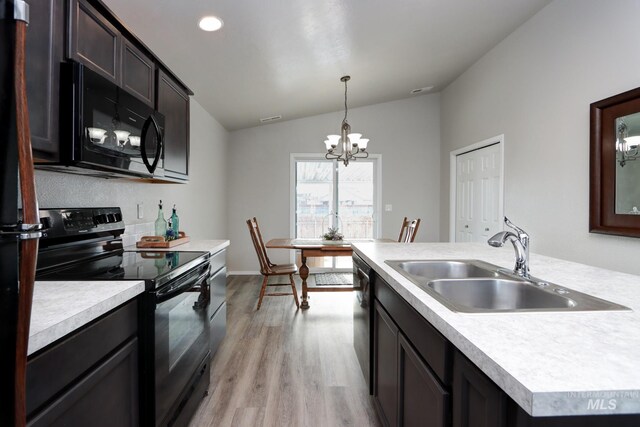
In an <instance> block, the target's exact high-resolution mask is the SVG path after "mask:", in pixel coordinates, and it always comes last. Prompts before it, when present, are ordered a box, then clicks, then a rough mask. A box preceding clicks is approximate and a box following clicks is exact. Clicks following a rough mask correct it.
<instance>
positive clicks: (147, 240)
mask: <svg viewBox="0 0 640 427" xmlns="http://www.w3.org/2000/svg"><path fill="white" fill-rule="evenodd" d="M178 235H179V236H180V237H178V238H177V239H175V240H169V241H168V242H167V241H166V240H164V237H162V236H143V237H142V238H141V239H140V241H139V242H136V248H160V249H161V248H172V247H174V246H178V245H182V244H185V243H187V242H188V241H189V240H190V239H189V236H186V235H185V234H184V231H180V232H179V234H178Z"/></svg>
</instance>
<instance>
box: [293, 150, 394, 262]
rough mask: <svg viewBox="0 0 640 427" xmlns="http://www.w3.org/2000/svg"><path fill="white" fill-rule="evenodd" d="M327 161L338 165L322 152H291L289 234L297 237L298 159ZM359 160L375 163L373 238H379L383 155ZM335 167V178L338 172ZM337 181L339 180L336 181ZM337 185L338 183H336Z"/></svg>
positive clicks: (380, 233)
mask: <svg viewBox="0 0 640 427" xmlns="http://www.w3.org/2000/svg"><path fill="white" fill-rule="evenodd" d="M314 160H316V161H326V162H332V163H333V164H334V165H335V166H337V161H336V160H327V159H326V158H325V157H324V154H321V153H291V156H290V162H289V163H290V170H289V187H290V189H289V236H290V238H292V239H295V237H296V182H297V181H296V164H297V162H298V161H314ZM357 162H360V163H361V162H370V163H373V175H374V176H373V185H374V189H373V218H374V224H375V225H374V228H373V238H374V239H378V238H380V236H381V235H382V155H380V154H369V157H368V158H367V159H359V160H357ZM335 170H336V168H334V178H335V176H336V175H335V174H336V171H335ZM334 182H337V181H334ZM336 185H337V184H336ZM290 257H291V262H295V251H291V256H290Z"/></svg>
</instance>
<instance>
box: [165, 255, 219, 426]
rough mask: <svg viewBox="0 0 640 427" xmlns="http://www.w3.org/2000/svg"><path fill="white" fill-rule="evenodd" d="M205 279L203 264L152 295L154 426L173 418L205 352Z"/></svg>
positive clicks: (206, 307)
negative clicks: (153, 322) (154, 304)
mask: <svg viewBox="0 0 640 427" xmlns="http://www.w3.org/2000/svg"><path fill="white" fill-rule="evenodd" d="M208 277H209V264H208V263H207V264H205V265H202V266H200V267H199V268H197V269H194V270H193V271H192V272H190V273H187V274H185V275H183V276H181V277H179V278H177V279H176V280H174V281H172V282H169V283H167V284H166V285H165V286H163V287H162V288H160V289H158V290H157V291H156V292H155V301H156V309H155V333H154V336H155V338H154V340H155V366H156V368H155V397H156V399H155V400H156V413H155V419H156V425H158V424H162V423H164V422H165V421H166V420H167V419H168V417H171V416H173V415H174V414H173V413H174V412H175V411H176V409H177V408H176V406H177V404H178V398H179V397H180V395H181V394H182V392H183V391H184V389H185V388H186V387H187V385H188V383H189V380H190V379H191V378H192V377H193V375H194V374H195V373H196V371H197V370H198V367H199V366H200V364H201V362H202V361H203V359H204V358H205V357H206V356H207V353H208V351H209V328H208V326H209V323H208V322H209V318H208V316H207V312H208V307H209V303H210V290H209V285H208V280H207V279H208Z"/></svg>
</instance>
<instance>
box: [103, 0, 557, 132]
mask: <svg viewBox="0 0 640 427" xmlns="http://www.w3.org/2000/svg"><path fill="white" fill-rule="evenodd" d="M104 2H105V3H106V4H107V6H108V7H110V8H111V9H112V10H113V11H114V12H115V13H116V15H118V16H119V17H120V19H122V20H123V21H124V23H125V24H126V25H127V26H129V27H130V28H131V29H132V30H133V31H134V32H135V33H136V34H137V35H138V37H140V38H141V39H142V40H143V41H144V42H145V43H146V44H147V45H148V46H149V47H150V48H151V49H152V50H153V51H154V52H155V53H156V54H157V55H158V56H159V57H160V58H161V59H162V60H163V61H164V62H165V63H166V64H167V65H168V66H169V67H170V68H171V69H172V70H173V71H174V72H176V73H177V74H178V76H179V77H180V78H181V79H182V80H183V81H184V82H185V83H187V84H188V85H189V86H190V88H191V89H192V90H193V91H194V92H195V97H196V100H197V101H198V102H199V103H200V104H201V105H202V106H203V107H204V108H205V109H206V110H207V111H209V112H210V113H211V114H212V115H213V116H214V117H215V118H216V119H217V120H218V121H219V122H220V123H221V124H222V125H223V126H224V127H225V128H226V129H228V130H235V129H240V128H246V127H252V126H257V125H260V120H259V119H260V118H263V117H269V116H274V115H282V120H290V119H294V118H299V117H305V116H311V115H315V114H320V113H326V112H330V111H338V110H341V109H342V108H343V102H344V100H343V92H344V86H343V84H342V83H341V82H340V80H339V79H340V77H341V76H342V75H345V74H349V75H351V77H352V79H351V81H350V82H349V106H350V107H357V106H362V105H370V104H375V103H379V102H385V101H391V100H396V99H402V98H406V97H409V96H412V95H410V91H411V90H413V89H416V88H422V87H427V86H433V89H431V92H437V91H440V90H441V89H443V88H444V87H446V85H447V84H449V83H450V82H452V81H453V80H454V79H455V78H456V77H458V76H459V75H460V74H461V73H462V72H463V71H464V70H465V69H466V68H468V67H469V66H470V65H471V64H473V63H474V62H475V61H476V60H478V59H479V58H480V57H481V56H482V55H483V54H485V53H486V52H487V51H489V50H490V49H491V48H492V47H493V46H495V45H496V44H497V43H498V42H500V41H501V40H502V39H504V38H505V37H506V36H507V35H508V34H510V33H511V32H512V31H513V30H514V29H516V28H517V27H518V26H519V25H521V24H522V23H524V22H525V21H526V20H527V19H529V18H530V17H531V16H533V15H534V14H535V13H536V12H538V11H539V10H540V9H542V8H543V7H544V6H545V5H546V4H548V3H549V2H550V0H481V1H479V0H288V1H286V0H241V1H239V0H219V1H210V0H207V1H203V0H172V1H169V0H104ZM205 15H217V16H219V17H220V18H222V20H223V21H224V27H223V28H222V29H221V30H220V31H217V32H211V33H208V32H204V31H202V30H200V29H199V28H198V21H199V19H200V18H201V17H202V16H205Z"/></svg>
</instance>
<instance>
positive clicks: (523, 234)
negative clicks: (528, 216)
mask: <svg viewBox="0 0 640 427" xmlns="http://www.w3.org/2000/svg"><path fill="white" fill-rule="evenodd" d="M504 224H505V225H506V226H507V227H509V228H511V229H512V230H514V231H515V232H516V233H518V237H520V238H521V239H522V238H523V237H526V238H528V237H529V234H528V233H527V232H526V231H524V230H523V229H522V228H520V227H518V226H517V225H515V224H514V223H512V222H511V221H509V218H507V217H506V216H505V217H504Z"/></svg>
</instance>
